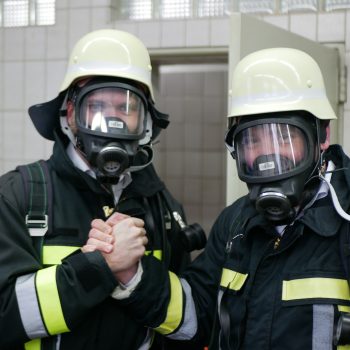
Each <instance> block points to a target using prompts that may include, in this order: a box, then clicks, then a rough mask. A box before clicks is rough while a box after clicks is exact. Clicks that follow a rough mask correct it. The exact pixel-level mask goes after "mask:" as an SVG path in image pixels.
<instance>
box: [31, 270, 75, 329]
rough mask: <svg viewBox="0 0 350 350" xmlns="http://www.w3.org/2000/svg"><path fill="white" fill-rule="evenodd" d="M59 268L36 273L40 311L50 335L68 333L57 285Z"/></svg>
mask: <svg viewBox="0 0 350 350" xmlns="http://www.w3.org/2000/svg"><path fill="white" fill-rule="evenodd" d="M56 270H57V266H51V267H48V268H46V269H42V270H39V271H38V272H37V273H36V280H35V285H36V290H37V293H38V299H39V305H40V310H41V313H42V317H43V321H44V323H45V326H46V329H47V331H48V333H49V334H50V335H53V334H58V333H63V332H68V331H69V329H68V327H67V325H66V321H65V320H64V316H63V312H62V308H61V302H60V297H59V294H58V290H57V283H56Z"/></svg>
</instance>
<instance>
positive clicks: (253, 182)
mask: <svg viewBox="0 0 350 350" xmlns="http://www.w3.org/2000/svg"><path fill="white" fill-rule="evenodd" d="M317 123H318V121H317V119H316V118H315V117H313V116H312V115H310V114H307V113H305V114H301V113H299V112H298V113H295V114H291V113H282V114H278V115H277V114H276V113H274V114H267V115H260V116H259V118H253V117H251V118H242V120H240V121H239V123H238V124H235V125H233V126H232V127H231V128H230V129H229V131H228V133H227V135H226V146H227V147H228V149H229V151H230V152H231V155H232V156H233V158H234V159H235V160H236V163H237V170H238V176H239V178H240V179H241V180H242V181H244V182H246V183H247V186H248V189H249V197H250V200H251V201H252V203H253V205H254V206H255V208H256V209H257V211H258V212H260V213H262V214H263V215H264V216H265V217H266V218H267V219H268V220H269V221H272V222H274V223H275V224H282V223H288V222H291V221H292V220H293V219H294V218H295V211H296V208H297V207H298V206H299V205H300V202H301V199H302V195H303V192H304V190H305V184H306V183H307V181H308V180H309V179H310V177H311V176H312V174H313V173H314V171H315V169H316V168H317V162H318V159H319V145H318V143H319V142H318V136H317V135H318V131H317V130H318V129H319V127H318V124H317Z"/></svg>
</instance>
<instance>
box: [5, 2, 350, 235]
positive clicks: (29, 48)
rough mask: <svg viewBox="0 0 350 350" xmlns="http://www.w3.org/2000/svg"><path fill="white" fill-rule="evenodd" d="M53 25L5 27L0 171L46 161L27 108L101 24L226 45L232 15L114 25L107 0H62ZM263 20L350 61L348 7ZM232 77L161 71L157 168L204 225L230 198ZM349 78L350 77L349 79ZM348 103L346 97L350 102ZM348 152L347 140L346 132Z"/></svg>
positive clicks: (155, 41) (152, 37) (158, 43)
mask: <svg viewBox="0 0 350 350" xmlns="http://www.w3.org/2000/svg"><path fill="white" fill-rule="evenodd" d="M56 7H57V17H56V25H55V26H51V27H31V28H13V29H10V28H7V29H0V173H3V172H5V171H8V170H10V169H12V168H13V167H15V166H16V165H17V164H19V163H24V162H29V161H33V160H36V159H38V158H47V157H48V156H49V155H50V153H51V148H52V145H51V143H50V142H46V141H45V140H43V139H42V138H40V136H39V135H38V134H37V133H36V131H35V130H34V128H33V126H32V125H31V122H30V120H29V117H28V116H27V112H26V110H27V108H28V107H29V106H30V105H32V104H34V103H38V102H43V101H47V100H48V99H51V98H54V97H55V96H56V95H57V92H58V89H59V86H60V84H61V82H62V79H63V76H64V72H65V66H66V60H67V57H68V54H69V51H70V49H71V48H72V46H73V44H74V43H75V42H76V40H77V39H78V38H79V37H81V36H82V35H83V34H85V33H87V32H89V31H91V30H94V29H98V28H106V27H110V28H116V29H121V30H126V31H129V32H131V33H133V34H135V35H136V36H138V37H139V38H140V39H141V40H143V41H144V43H145V44H146V46H148V48H150V49H166V48H181V47H196V48H201V47H202V48H204V47H205V48H219V49H220V48H223V47H227V45H228V42H229V21H228V18H227V17H225V18H211V19H205V18H202V19H193V20H167V21H164V22H162V21H154V22H146V21H144V22H128V21H119V22H111V8H110V0H57V1H56ZM261 19H262V20H264V21H267V22H270V23H272V24H274V25H276V26H278V27H281V28H284V29H286V30H289V31H292V32H295V33H297V34H299V35H301V36H305V37H307V38H309V39H312V40H316V41H319V42H322V43H341V44H343V45H344V47H345V51H346V57H345V62H346V63H347V64H348V63H349V62H350V56H349V54H350V12H349V11H339V12H333V13H319V14H317V13H307V14H290V15H279V16H265V17H261ZM226 75H227V74H225V73H224V72H216V73H215V74H214V73H212V72H210V73H209V72H207V73H206V72H202V73H199V72H196V73H192V74H188V73H176V74H175V73H167V74H162V75H160V82H159V86H160V89H159V93H158V96H157V98H158V102H159V104H160V105H161V107H163V108H164V111H167V112H170V113H171V117H172V124H171V126H170V128H169V130H167V131H166V132H165V133H164V135H162V138H161V143H160V144H159V145H158V146H156V147H157V148H156V150H157V151H158V152H159V154H158V155H157V157H156V165H157V167H158V168H159V171H160V173H161V175H162V176H163V178H164V180H165V181H166V182H167V184H168V185H169V187H170V188H171V189H172V190H173V192H174V193H175V194H176V195H177V196H178V198H179V199H180V200H182V201H183V202H184V204H185V207H186V209H187V211H188V213H189V215H188V216H189V221H199V222H200V223H202V224H203V225H204V226H205V228H206V229H207V228H208V227H209V226H210V224H211V223H212V221H213V220H214V218H215V216H216V215H217V212H218V210H219V209H220V208H222V207H223V206H224V203H225V199H224V197H225V179H224V176H225V175H224V174H225V171H224V168H225V161H224V159H225V158H224V156H223V154H224V150H223V144H222V139H223V134H224V125H225V119H224V116H225V112H226V107H225V105H226V91H225V89H226V87H227V76H226ZM348 83H349V82H348ZM348 101H349V99H348ZM344 111H345V113H344V129H343V133H344V134H343V136H345V135H346V134H347V133H349V130H350V105H349V103H346V104H345V105H344ZM343 144H344V147H345V150H346V151H347V152H350V139H349V137H347V138H345V137H343Z"/></svg>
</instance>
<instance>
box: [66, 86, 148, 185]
mask: <svg viewBox="0 0 350 350" xmlns="http://www.w3.org/2000/svg"><path fill="white" fill-rule="evenodd" d="M69 98H70V99H71V100H72V101H73V103H74V105H75V120H76V126H77V130H76V146H77V147H78V149H79V150H80V151H81V152H82V153H83V154H84V156H85V157H86V159H87V161H88V162H89V163H90V165H91V166H92V167H93V168H94V170H95V172H96V176H97V179H98V180H99V181H100V182H102V183H111V184H114V183H117V182H118V181H119V176H120V175H121V174H122V173H123V172H124V171H125V170H126V169H128V168H129V167H130V166H131V165H132V163H133V159H134V157H135V156H136V154H137V153H138V152H139V144H140V141H141V140H142V139H144V138H145V135H146V132H147V127H148V125H147V113H148V100H147V98H146V96H145V94H144V92H143V91H142V90H141V89H138V88H136V87H134V86H132V85H129V84H126V83H121V82H115V81H108V80H107V81H106V80H105V79H104V80H102V81H99V79H92V80H91V81H89V82H87V84H85V85H84V86H83V87H76V88H75V89H74V90H73V96H71V97H69ZM148 131H149V130H148Z"/></svg>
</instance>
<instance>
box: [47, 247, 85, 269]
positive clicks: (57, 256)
mask: <svg viewBox="0 0 350 350" xmlns="http://www.w3.org/2000/svg"><path fill="white" fill-rule="evenodd" d="M78 249H80V247H69V246H57V245H45V246H43V264H44V265H59V264H61V262H62V260H63V259H64V258H65V257H66V256H68V255H69V254H72V253H73V252H75V251H77V250H78Z"/></svg>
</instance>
